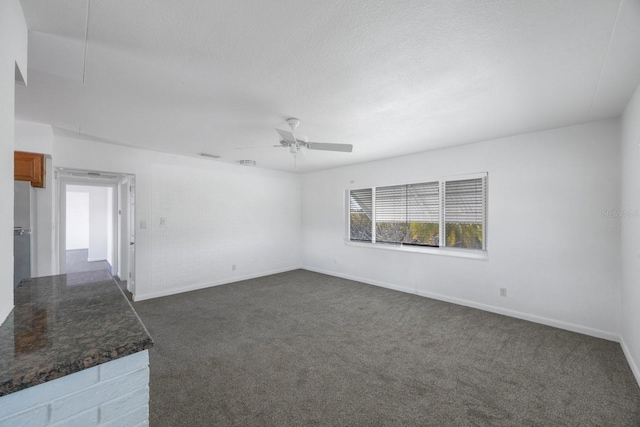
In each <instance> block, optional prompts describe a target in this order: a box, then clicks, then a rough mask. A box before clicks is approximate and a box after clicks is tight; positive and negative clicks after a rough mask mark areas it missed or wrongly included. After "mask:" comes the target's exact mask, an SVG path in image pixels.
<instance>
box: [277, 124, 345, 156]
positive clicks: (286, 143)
mask: <svg viewBox="0 0 640 427" xmlns="http://www.w3.org/2000/svg"><path fill="white" fill-rule="evenodd" d="M287 123H289V126H290V127H291V131H288V130H282V129H276V132H278V133H279V134H280V138H281V140H280V144H279V145H274V147H287V148H289V152H290V153H292V154H297V153H298V151H299V150H300V148H303V147H304V148H307V149H309V150H322V151H341V152H344V153H351V151H353V145H351V144H331V143H328V142H307V141H306V139H307V138H306V137H303V136H300V137H296V135H295V133H294V132H295V130H296V128H297V127H298V126H299V125H300V120H299V119H295V118H290V119H287Z"/></svg>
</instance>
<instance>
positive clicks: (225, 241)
mask: <svg viewBox="0 0 640 427" xmlns="http://www.w3.org/2000/svg"><path fill="white" fill-rule="evenodd" d="M53 151H54V152H53V159H54V165H55V166H57V167H69V168H78V169H88V170H100V171H110V172H119V173H129V174H134V175H135V179H136V226H137V229H136V289H135V294H136V299H137V300H140V299H144V298H151V297H155V296H160V295H168V294H172V293H177V292H183V291H186V290H189V289H196V288H200V287H206V286H210V285H215V284H220V283H229V282H233V281H236V280H242V279H244V278H249V277H255V276H261V275H265V274H270V273H274V272H279V271H285V270H290V269H294V268H298V267H300V265H301V260H302V257H301V237H300V236H301V217H300V204H301V195H300V177H299V176H298V175H295V174H290V173H284V172H276V171H270V170H265V169H260V168H250V167H244V166H240V165H234V164H226V163H221V162H215V161H210V160H206V159H197V158H190V157H184V156H177V155H171V154H165V153H158V152H152V151H146V150H139V149H133V148H128V147H122V146H114V145H110V144H103V143H98V142H92V141H86V140H77V139H70V138H61V137H55V138H54V144H53ZM160 218H165V225H164V226H161V225H160ZM141 225H145V228H141V227H140V226H141ZM234 264H235V265H236V270H233V269H232V265H234Z"/></svg>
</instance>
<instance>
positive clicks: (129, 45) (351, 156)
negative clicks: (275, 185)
mask: <svg viewBox="0 0 640 427" xmlns="http://www.w3.org/2000/svg"><path fill="white" fill-rule="evenodd" d="M22 5H23V9H24V12H25V16H26V18H27V23H28V26H29V29H30V38H29V42H30V49H29V86H28V87H23V86H17V93H16V114H17V117H18V118H20V119H24V120H31V121H36V122H42V123H48V124H51V125H53V126H56V128H59V129H60V130H59V132H61V133H65V132H66V133H67V134H70V132H69V131H71V132H75V133H76V135H77V132H78V131H79V132H80V133H81V134H82V135H84V137H86V138H89V139H91V138H94V139H97V140H102V141H110V142H113V143H116V144H123V145H130V146H136V147H141V148H146V149H151V150H158V151H166V152H173V153H179V154H184V155H189V156H196V155H197V154H198V153H202V152H206V153H211V154H216V155H220V156H221V159H220V160H219V161H228V162H237V161H238V160H240V159H254V160H256V161H257V162H258V165H259V166H262V167H267V168H273V169H280V170H289V171H297V172H307V171H313V170H318V169H325V168H331V167H336V166H341V165H346V164H352V163H358V162H364V161H370V160H374V159H380V158H386V157H395V156H399V155H403V154H409V153H415V152H420V151H426V150H430V149H435V148H440V147H446V146H451V145H459V144H465V143H470V142H475V141H481V140H485V139H491V138H497V137H502V136H507V135H512V134H518V133H526V132H531V131H536V130H542V129H549V128H555V127H560V126H567V125H572V124H577V123H584V122H587V121H593V120H599V119H605V118H611V117H616V116H618V115H619V114H620V113H621V112H622V110H623V108H624V106H625V105H626V103H627V101H628V99H629V98H630V96H631V94H632V93H633V91H634V90H635V88H636V87H637V86H638V84H640V1H639V0H622V1H618V0H538V1H535V2H531V1H513V0H482V1H473V2H470V1H468V0H457V1H451V0H446V1H444V0H442V1H425V0H404V1H401V0H397V1H390V0H376V1H357V2H354V1H341V0H324V1H321V2H319V1H307V0H305V1H300V0H298V1H292V0H270V1H264V0H218V1H215V2H208V1H197V0H185V1H180V2H177V1H175V0H137V1H131V0H109V1H98V0H92V1H89V0H47V1H42V0H22ZM287 117H298V118H300V119H301V120H302V124H301V125H300V127H299V129H298V130H299V133H301V134H304V135H307V136H308V138H309V140H311V141H317V142H335V143H349V144H353V146H354V149H353V153H332V152H319V151H306V152H305V153H304V157H303V158H299V159H298V161H297V166H296V167H294V161H293V157H292V155H291V154H289V153H288V151H287V150H286V149H281V148H274V147H273V145H274V144H277V143H278V135H277V134H276V132H275V131H274V130H273V128H274V127H279V128H283V129H286V128H287V124H286V122H285V120H286V118H287Z"/></svg>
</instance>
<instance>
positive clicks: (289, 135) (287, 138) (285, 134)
mask: <svg viewBox="0 0 640 427" xmlns="http://www.w3.org/2000/svg"><path fill="white" fill-rule="evenodd" d="M276 132H278V133H279V134H280V136H281V137H282V139H284V140H285V141H287V142H289V143H291V144H295V143H296V138H295V137H294V136H293V134H292V133H291V132H289V131H286V130H282V129H276Z"/></svg>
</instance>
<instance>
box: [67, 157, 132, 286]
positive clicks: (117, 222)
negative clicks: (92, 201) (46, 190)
mask: <svg viewBox="0 0 640 427" xmlns="http://www.w3.org/2000/svg"><path fill="white" fill-rule="evenodd" d="M96 174H99V175H101V176H109V177H113V178H112V179H102V180H101V179H96V178H95V176H96ZM55 180H56V197H55V202H56V208H55V212H56V217H55V223H56V227H55V229H56V232H55V234H54V239H55V241H56V244H55V247H56V248H57V254H56V257H57V260H58V262H57V263H56V266H55V267H57V270H58V271H57V272H56V273H57V274H65V273H66V209H67V197H66V196H67V186H69V185H79V186H89V187H109V188H112V189H113V197H112V203H111V207H112V209H113V214H112V220H113V227H112V228H113V236H112V239H113V245H112V252H113V253H112V254H111V256H112V260H113V265H112V269H113V272H114V276H118V275H119V274H121V273H122V272H123V270H124V269H125V267H126V271H125V272H126V273H127V275H130V276H131V277H135V252H134V251H128V253H126V254H125V253H122V252H123V250H122V242H123V240H124V239H126V242H127V245H128V242H130V238H131V236H132V235H135V219H134V215H135V211H134V207H133V206H130V204H132V203H133V200H134V197H135V185H134V184H133V183H135V175H133V174H124V173H117V172H105V171H90V170H79V169H69V168H59V167H56V168H55ZM124 184H127V185H124ZM124 189H126V194H122V193H123V191H124ZM131 194H132V195H133V197H132V195H131ZM122 197H124V198H122ZM122 201H126V203H128V204H129V205H128V206H127V210H126V213H127V214H126V215H122V211H123V209H119V203H121V202H122ZM120 207H124V206H120ZM130 259H132V261H133V262H130V261H129V260H130ZM125 260H126V261H125ZM125 262H126V263H127V265H126V266H125V265H124V263H125ZM121 279H124V280H127V288H128V289H129V291H130V292H131V293H132V294H134V295H135V286H134V284H133V283H129V281H128V277H124V278H121Z"/></svg>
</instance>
